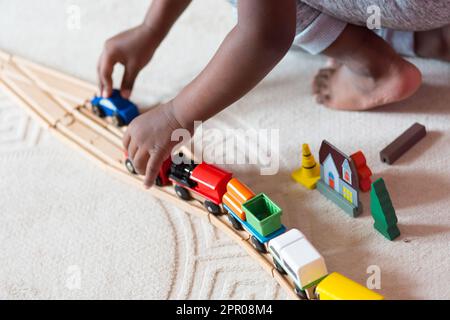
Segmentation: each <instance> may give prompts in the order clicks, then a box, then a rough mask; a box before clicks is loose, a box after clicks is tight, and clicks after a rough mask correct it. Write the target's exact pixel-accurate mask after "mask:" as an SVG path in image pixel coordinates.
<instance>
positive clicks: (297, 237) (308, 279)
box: [268, 229, 328, 299]
mask: <svg viewBox="0 0 450 320" xmlns="http://www.w3.org/2000/svg"><path fill="white" fill-rule="evenodd" d="M268 247H269V253H270V254H271V255H272V258H273V262H274V264H275V267H276V269H277V270H278V271H279V272H280V273H282V274H287V275H288V276H289V277H290V278H291V279H292V280H293V282H294V285H295V292H296V293H297V295H298V296H299V297H301V298H303V299H306V298H307V294H306V291H307V290H308V289H310V290H309V291H308V295H310V296H309V298H312V292H313V289H314V287H315V286H316V285H317V284H318V283H319V282H320V281H321V280H322V279H323V278H324V277H326V276H327V274H328V272H327V266H326V264H325V259H324V258H323V257H322V255H321V254H320V253H319V252H318V251H317V250H316V248H314V246H313V245H312V244H311V243H310V242H309V241H308V239H306V237H305V236H304V235H303V234H302V233H301V232H300V231H299V230H297V229H291V230H289V231H287V232H285V233H283V234H282V235H280V236H278V237H275V238H274V239H272V240H270V241H269V244H268Z"/></svg>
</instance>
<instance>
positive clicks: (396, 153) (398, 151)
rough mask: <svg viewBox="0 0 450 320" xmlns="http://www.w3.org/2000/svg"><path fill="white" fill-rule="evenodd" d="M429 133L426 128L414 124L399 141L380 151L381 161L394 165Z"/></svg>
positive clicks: (396, 140)
mask: <svg viewBox="0 0 450 320" xmlns="http://www.w3.org/2000/svg"><path fill="white" fill-rule="evenodd" d="M426 134H427V131H426V129H425V126H423V125H421V124H419V123H417V122H416V123H414V124H413V125H412V126H411V127H410V128H409V129H407V130H406V131H405V132H403V133H402V134H401V135H400V136H399V137H398V138H397V139H395V140H394V141H393V142H391V143H390V144H389V145H388V146H387V147H386V148H384V149H383V150H381V151H380V158H381V161H383V162H385V163H387V164H393V163H394V162H395V161H396V160H397V159H398V158H400V157H401V156H402V155H403V154H404V153H405V152H406V151H408V150H409V149H411V148H412V147H413V146H414V145H415V144H416V143H417V142H419V141H420V140H421V139H422V138H423V137H425V136H426Z"/></svg>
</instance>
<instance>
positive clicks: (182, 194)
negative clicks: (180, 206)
mask: <svg viewBox="0 0 450 320" xmlns="http://www.w3.org/2000/svg"><path fill="white" fill-rule="evenodd" d="M175 193H176V194H177V196H178V197H179V198H180V199H183V200H190V199H191V195H190V194H189V191H188V190H186V189H185V188H183V187H180V186H178V185H176V186H175Z"/></svg>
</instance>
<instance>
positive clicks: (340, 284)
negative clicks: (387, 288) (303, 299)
mask: <svg viewBox="0 0 450 320" xmlns="http://www.w3.org/2000/svg"><path fill="white" fill-rule="evenodd" d="M315 292H316V296H317V298H318V299H319V300H383V299H384V297H383V296H382V295H380V294H378V293H376V292H374V291H372V290H370V289H367V288H366V287H364V286H362V285H360V284H359V283H357V282H355V281H353V280H351V279H349V278H347V277H345V276H343V275H342V274H340V273H337V272H333V273H331V274H329V275H328V276H326V277H325V278H324V279H323V280H322V281H320V283H319V284H318V285H317V287H316V290H315Z"/></svg>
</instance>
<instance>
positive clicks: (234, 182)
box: [222, 178, 255, 220]
mask: <svg viewBox="0 0 450 320" xmlns="http://www.w3.org/2000/svg"><path fill="white" fill-rule="evenodd" d="M254 196H255V194H254V193H253V191H252V190H250V188H249V187H247V186H246V185H245V184H243V183H242V182H241V181H239V180H238V179H236V178H233V179H231V180H230V181H229V182H228V183H227V192H226V193H225V194H224V196H223V197H222V201H223V204H225V205H226V206H228V207H229V208H230V209H231V210H232V211H233V212H234V213H235V214H236V215H237V216H238V217H239V219H241V220H246V218H245V211H244V210H242V204H243V203H244V202H246V201H248V200H250V199H251V198H253V197H254Z"/></svg>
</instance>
